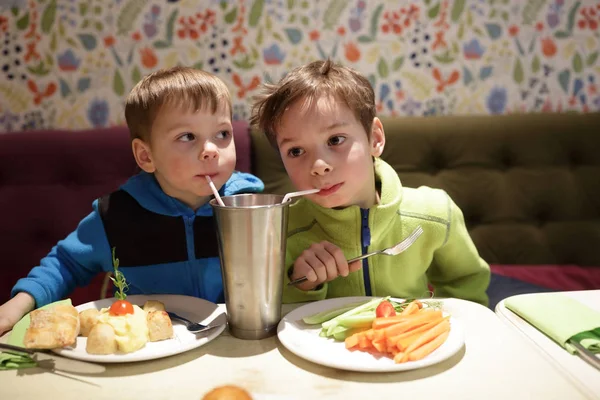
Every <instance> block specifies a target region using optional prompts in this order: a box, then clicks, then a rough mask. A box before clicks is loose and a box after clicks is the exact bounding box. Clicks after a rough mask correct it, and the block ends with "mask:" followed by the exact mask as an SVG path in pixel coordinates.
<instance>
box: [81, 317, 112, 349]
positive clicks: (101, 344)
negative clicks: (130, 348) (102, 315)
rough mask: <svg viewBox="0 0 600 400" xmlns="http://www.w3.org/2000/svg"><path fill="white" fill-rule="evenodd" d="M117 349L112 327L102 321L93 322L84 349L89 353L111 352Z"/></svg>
mask: <svg viewBox="0 0 600 400" xmlns="http://www.w3.org/2000/svg"><path fill="white" fill-rule="evenodd" d="M117 349H118V347H117V337H116V335H115V330H114V328H113V327H112V326H111V325H109V324H105V323H102V322H101V323H97V324H95V325H94V327H93V328H92V329H91V331H90V334H89V336H88V338H87V343H86V346H85V350H86V351H87V352H88V353H90V354H113V353H116V352H117Z"/></svg>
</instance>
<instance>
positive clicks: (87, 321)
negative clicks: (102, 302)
mask: <svg viewBox="0 0 600 400" xmlns="http://www.w3.org/2000/svg"><path fill="white" fill-rule="evenodd" d="M98 315H100V311H99V310H97V309H95V308H88V309H87V310H83V311H82V312H80V313H79V324H80V325H81V329H80V331H79V333H80V334H81V336H83V337H87V336H88V335H89V334H90V331H91V330H92V328H93V327H94V326H96V324H97V323H98V318H97V317H98Z"/></svg>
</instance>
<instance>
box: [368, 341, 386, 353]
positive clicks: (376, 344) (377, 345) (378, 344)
mask: <svg viewBox="0 0 600 400" xmlns="http://www.w3.org/2000/svg"><path fill="white" fill-rule="evenodd" d="M371 344H372V345H373V347H375V348H376V349H377V351H379V352H381V353H385V351H386V347H385V339H383V340H382V339H375V340H373V341H372V342H371Z"/></svg>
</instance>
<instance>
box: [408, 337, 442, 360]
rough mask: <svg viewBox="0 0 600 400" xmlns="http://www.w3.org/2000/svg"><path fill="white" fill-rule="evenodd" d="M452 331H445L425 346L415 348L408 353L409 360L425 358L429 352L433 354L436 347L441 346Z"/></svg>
mask: <svg viewBox="0 0 600 400" xmlns="http://www.w3.org/2000/svg"><path fill="white" fill-rule="evenodd" d="M449 334H450V331H445V332H444V333H442V334H441V335H439V336H438V337H436V338H435V339H433V340H432V341H430V342H429V343H425V344H424V345H423V346H421V347H419V348H418V349H416V350H413V351H412V352H410V353H409V354H408V360H409V361H417V360H421V359H423V358H425V357H426V356H428V355H429V354H431V353H432V352H433V351H434V350H435V349H437V348H438V347H440V346H441V345H442V344H443V343H444V342H445V341H446V339H447V338H448V335H449Z"/></svg>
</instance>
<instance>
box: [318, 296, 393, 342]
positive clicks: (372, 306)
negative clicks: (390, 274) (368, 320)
mask: <svg viewBox="0 0 600 400" xmlns="http://www.w3.org/2000/svg"><path fill="white" fill-rule="evenodd" d="M389 298H390V296H387V297H384V298H376V299H373V300H369V301H367V302H366V303H364V304H363V305H360V306H358V307H355V308H353V309H352V310H349V311H346V312H345V313H343V314H341V315H338V316H337V317H335V318H333V319H330V320H329V321H325V322H323V324H322V325H323V328H329V327H331V326H335V325H337V324H338V323H339V321H340V320H342V319H344V318H346V317H351V316H352V315H356V314H359V313H361V312H362V311H366V310H369V309H372V310H375V308H376V307H377V306H378V305H379V303H381V302H382V301H383V300H387V299H389ZM328 333H329V332H328Z"/></svg>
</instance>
